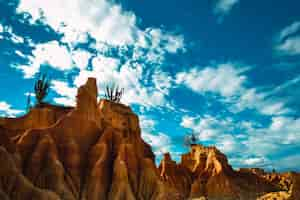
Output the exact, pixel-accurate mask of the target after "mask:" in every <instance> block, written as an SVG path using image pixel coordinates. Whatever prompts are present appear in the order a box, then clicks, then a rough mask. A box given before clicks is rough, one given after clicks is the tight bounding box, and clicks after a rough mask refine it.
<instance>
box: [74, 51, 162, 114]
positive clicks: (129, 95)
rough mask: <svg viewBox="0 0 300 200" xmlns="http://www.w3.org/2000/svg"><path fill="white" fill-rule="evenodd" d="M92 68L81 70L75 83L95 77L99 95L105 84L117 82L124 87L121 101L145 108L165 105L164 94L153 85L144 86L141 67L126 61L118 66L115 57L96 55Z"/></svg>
mask: <svg viewBox="0 0 300 200" xmlns="http://www.w3.org/2000/svg"><path fill="white" fill-rule="evenodd" d="M92 65H93V69H92V70H81V71H80V73H79V75H78V76H77V77H76V78H75V81H74V83H75V85H76V86H79V85H81V84H83V83H84V82H85V81H86V80H87V78H88V77H96V78H97V84H98V87H99V93H100V95H103V94H104V91H105V87H106V85H111V84H118V85H119V86H120V87H123V88H124V91H125V95H124V96H123V98H122V103H125V104H138V105H141V106H144V107H147V108H150V107H155V106H164V105H166V100H165V95H164V94H163V93H162V92H160V91H159V90H157V89H155V88H154V87H151V86H149V87H145V86H144V85H143V84H142V82H143V81H144V80H143V70H144V69H143V67H142V66H141V65H139V64H129V63H128V62H127V63H125V64H123V65H121V66H120V61H119V60H118V59H115V58H108V57H105V56H100V55H99V56H98V57H96V58H94V59H93V61H92Z"/></svg>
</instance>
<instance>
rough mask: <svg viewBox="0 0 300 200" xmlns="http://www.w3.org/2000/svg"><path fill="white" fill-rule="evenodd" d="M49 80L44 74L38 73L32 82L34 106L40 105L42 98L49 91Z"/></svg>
mask: <svg viewBox="0 0 300 200" xmlns="http://www.w3.org/2000/svg"><path fill="white" fill-rule="evenodd" d="M49 88H50V80H49V79H48V78H47V76H46V75H45V74H43V75H40V76H39V78H38V80H37V81H36V82H35V84H34V93H35V98H36V106H40V105H41V104H42V103H43V100H44V99H45V98H46V96H47V95H48V93H49Z"/></svg>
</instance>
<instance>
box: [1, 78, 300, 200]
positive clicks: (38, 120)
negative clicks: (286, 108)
mask: <svg viewBox="0 0 300 200" xmlns="http://www.w3.org/2000/svg"><path fill="white" fill-rule="evenodd" d="M97 90H98V89H97V86H96V80H95V79H93V78H89V79H88V80H87V82H86V84H85V85H83V86H81V87H80V88H79V89H78V94H77V100H76V102H77V105H76V106H75V107H68V108H66V107H61V106H55V105H50V104H42V105H41V106H39V107H38V108H32V109H31V110H30V111H29V112H28V114H26V115H25V116H23V117H20V118H15V119H12V118H1V119H0V163H1V165H0V199H1V200H2V199H3V200H24V199H25V200H27V199H28V200H29V199H30V200H44V199H45V200H56V199H57V200H59V199H62V200H101V199H102V200H169V199H170V200H176V199H178V200H181V199H182V200H185V199H209V200H226V199H230V200H231V199H232V200H233V199H234V200H236V199H241V200H243V199H245V200H252V199H256V198H259V197H261V198H262V199H272V198H273V196H272V195H277V194H280V195H282V196H284V195H285V196H286V199H289V200H291V199H297V198H298V197H299V175H298V174H296V173H293V174H268V173H265V172H263V171H261V172H260V173H258V171H257V170H250V169H244V170H240V171H235V170H233V169H232V167H231V166H230V165H229V163H228V161H227V158H226V156H225V155H224V154H223V153H221V152H220V151H219V150H218V149H216V148H215V147H204V146H201V145H192V146H191V151H190V152H189V153H187V154H185V155H183V156H182V160H181V162H180V163H176V162H175V161H172V158H171V156H170V154H165V156H164V158H163V160H162V161H161V164H160V165H159V167H156V166H155V162H154V160H155V156H154V154H153V152H152V150H151V147H150V146H149V145H148V144H147V143H145V142H144V141H143V139H142V138H141V129H140V125H139V119H138V116H137V115H136V114H135V113H134V112H133V111H132V110H131V108H130V107H128V106H126V105H123V104H119V103H114V102H111V101H108V100H100V102H98V101H97V96H98V94H97ZM269 192H273V193H269ZM267 193H269V194H267ZM263 195H264V196H263ZM267 195H269V196H270V197H269V196H267ZM271 197H272V198H271Z"/></svg>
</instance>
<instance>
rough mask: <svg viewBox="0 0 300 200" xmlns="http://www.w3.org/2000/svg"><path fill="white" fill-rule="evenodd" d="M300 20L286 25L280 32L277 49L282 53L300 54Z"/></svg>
mask: <svg viewBox="0 0 300 200" xmlns="http://www.w3.org/2000/svg"><path fill="white" fill-rule="evenodd" d="M299 31H300V22H299V21H296V22H294V23H292V24H291V25H289V26H287V27H285V28H284V29H283V30H282V31H281V32H280V33H279V34H278V39H277V42H276V45H275V50H276V51H277V52H278V53H280V54H282V55H298V54H300V35H299V34H300V33H299Z"/></svg>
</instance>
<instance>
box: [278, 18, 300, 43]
mask: <svg viewBox="0 0 300 200" xmlns="http://www.w3.org/2000/svg"><path fill="white" fill-rule="evenodd" d="M299 30H300V21H296V22H294V23H292V24H291V25H289V26H287V27H285V28H284V29H283V30H282V31H281V32H280V34H279V38H280V39H281V40H282V39H284V38H285V37H288V36H290V35H292V34H294V33H296V32H297V31H299Z"/></svg>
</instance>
